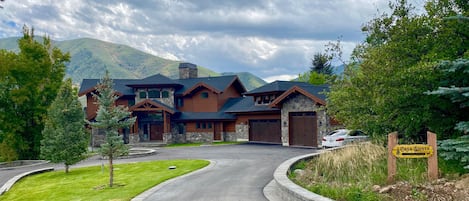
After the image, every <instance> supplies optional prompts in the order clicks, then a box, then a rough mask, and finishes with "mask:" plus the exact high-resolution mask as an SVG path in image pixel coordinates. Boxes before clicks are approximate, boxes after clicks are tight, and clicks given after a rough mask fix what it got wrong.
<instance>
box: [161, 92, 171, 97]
mask: <svg viewBox="0 0 469 201" xmlns="http://www.w3.org/2000/svg"><path fill="white" fill-rule="evenodd" d="M161 97H162V98H169V91H163V92H161Z"/></svg>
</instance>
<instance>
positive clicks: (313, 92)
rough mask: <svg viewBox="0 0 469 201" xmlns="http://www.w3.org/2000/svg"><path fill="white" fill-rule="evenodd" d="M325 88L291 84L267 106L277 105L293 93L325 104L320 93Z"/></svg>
mask: <svg viewBox="0 0 469 201" xmlns="http://www.w3.org/2000/svg"><path fill="white" fill-rule="evenodd" d="M326 89H328V87H327V88H326V86H323V87H321V86H314V85H311V86H293V87H292V88H290V89H288V90H287V91H285V92H284V93H283V94H282V95H280V96H279V97H277V98H276V99H275V100H274V101H272V103H270V104H269V107H278V106H279V105H280V104H281V103H282V102H283V101H284V100H285V99H286V98H287V97H288V96H289V95H291V94H295V93H300V94H303V95H304V96H306V97H308V98H310V99H312V100H313V101H315V102H316V103H319V104H321V105H326V100H325V95H324V94H323V93H322V92H323V91H324V90H326ZM320 97H321V98H320Z"/></svg>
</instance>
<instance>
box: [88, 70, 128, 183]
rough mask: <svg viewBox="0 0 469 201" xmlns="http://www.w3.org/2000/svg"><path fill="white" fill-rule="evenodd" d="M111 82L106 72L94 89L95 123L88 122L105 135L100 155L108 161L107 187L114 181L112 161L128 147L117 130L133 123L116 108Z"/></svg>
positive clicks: (124, 152) (124, 108)
mask: <svg viewBox="0 0 469 201" xmlns="http://www.w3.org/2000/svg"><path fill="white" fill-rule="evenodd" d="M113 85H114V83H113V81H112V80H111V78H110V77H109V72H108V71H106V74H105V75H104V77H103V79H101V81H100V83H99V84H98V86H97V87H96V91H97V93H96V94H94V97H95V98H96V99H97V103H98V105H99V106H98V111H97V115H96V122H89V123H90V125H91V126H92V127H93V128H95V129H103V130H104V132H105V134H106V139H105V143H103V144H101V148H100V153H101V155H102V156H104V157H107V158H108V160H109V186H110V187H112V185H113V180H114V167H113V159H114V158H116V157H118V156H121V155H125V154H127V153H128V147H127V146H126V145H125V144H124V141H123V140H122V137H120V136H119V133H118V130H119V129H120V128H126V127H129V126H130V125H132V124H133V123H134V122H135V117H133V118H130V114H131V112H129V111H128V108H126V107H123V106H116V104H115V101H116V100H117V98H118V96H117V95H116V92H115V90H114V89H113Z"/></svg>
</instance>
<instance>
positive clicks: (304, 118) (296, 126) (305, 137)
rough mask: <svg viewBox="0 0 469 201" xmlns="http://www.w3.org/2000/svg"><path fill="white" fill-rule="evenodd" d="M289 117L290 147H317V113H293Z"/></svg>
mask: <svg viewBox="0 0 469 201" xmlns="http://www.w3.org/2000/svg"><path fill="white" fill-rule="evenodd" d="M289 116H290V117H289V121H290V122H289V131H290V134H289V138H290V140H289V142H290V145H297V146H309V147H317V146H318V133H317V130H318V128H317V117H316V113H315V112H294V113H293V112H291V113H290V115H289Z"/></svg>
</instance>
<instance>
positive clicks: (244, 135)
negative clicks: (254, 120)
mask: <svg viewBox="0 0 469 201" xmlns="http://www.w3.org/2000/svg"><path fill="white" fill-rule="evenodd" d="M236 135H237V141H248V140H249V125H247V124H236Z"/></svg>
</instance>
